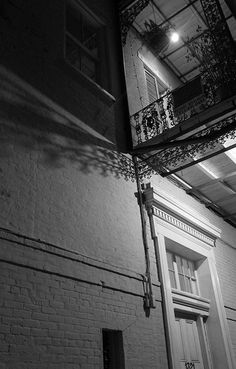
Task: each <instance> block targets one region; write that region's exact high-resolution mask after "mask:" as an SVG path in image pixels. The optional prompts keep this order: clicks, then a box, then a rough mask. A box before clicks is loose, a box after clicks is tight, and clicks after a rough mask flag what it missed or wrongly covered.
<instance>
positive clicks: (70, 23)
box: [65, 0, 104, 85]
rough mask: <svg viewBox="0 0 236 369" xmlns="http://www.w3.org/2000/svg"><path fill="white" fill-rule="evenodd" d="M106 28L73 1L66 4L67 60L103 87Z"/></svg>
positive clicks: (70, 0) (69, 0)
mask: <svg viewBox="0 0 236 369" xmlns="http://www.w3.org/2000/svg"><path fill="white" fill-rule="evenodd" d="M103 32H104V27H103V25H102V24H101V23H99V21H98V20H97V18H96V17H95V16H93V15H92V13H91V12H90V11H88V10H86V9H85V8H84V7H82V6H80V5H79V4H78V3H76V2H75V1H73V0H68V1H67V3H66V37H65V57H66V60H67V61H68V62H69V63H70V64H71V65H72V66H73V67H74V68H76V69H77V70H78V71H80V72H81V73H83V74H84V75H85V76H87V77H89V78H90V79H91V80H93V81H94V82H96V83H98V84H100V85H102V84H103V83H102V57H103V54H104V50H103V48H104V37H103V36H104V34H103Z"/></svg>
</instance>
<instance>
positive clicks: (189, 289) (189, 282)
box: [185, 277, 192, 293]
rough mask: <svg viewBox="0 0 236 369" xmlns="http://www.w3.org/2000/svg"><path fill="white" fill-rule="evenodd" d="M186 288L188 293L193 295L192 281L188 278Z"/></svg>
mask: <svg viewBox="0 0 236 369" xmlns="http://www.w3.org/2000/svg"><path fill="white" fill-rule="evenodd" d="M185 286H186V292H190V293H192V288H191V280H190V278H188V277H185Z"/></svg>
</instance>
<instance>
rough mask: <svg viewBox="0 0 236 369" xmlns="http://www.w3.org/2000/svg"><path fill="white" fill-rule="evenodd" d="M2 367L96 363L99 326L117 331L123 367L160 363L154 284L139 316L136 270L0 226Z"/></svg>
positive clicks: (161, 343)
mask: <svg viewBox="0 0 236 369" xmlns="http://www.w3.org/2000/svg"><path fill="white" fill-rule="evenodd" d="M0 245H1V248H0V250H1V256H0V263H1V268H0V288H1V294H0V315H1V319H0V322H1V323H0V324H1V334H0V340H1V344H0V347H1V349H0V362H1V365H2V366H1V368H6V369H13V368H14V369H15V368H17V369H18V368H19V369H20V368H24V369H32V368H37V369H39V368H71V369H72V368H74V369H75V368H101V367H102V365H103V364H102V363H103V361H102V360H103V358H102V328H109V329H118V330H122V331H123V338H124V350H125V362H126V368H130V369H131V368H140V369H141V368H143V367H144V366H146V367H148V368H160V369H162V368H167V362H166V351H165V339H164V330H163V322H162V309H161V299H160V292H159V285H155V286H153V287H154V290H155V297H156V308H155V309H154V310H151V314H150V316H149V317H146V315H145V313H144V310H143V284H142V278H141V276H140V275H138V274H137V273H132V272H129V271H127V270H124V269H121V268H115V267H112V266H109V265H107V264H104V263H98V262H96V261H95V260H91V259H89V258H86V257H82V256H81V255H73V254H72V253H70V252H68V251H65V250H61V249H60V250H58V249H57V248H56V247H54V246H52V245H47V244H43V243H39V242H37V241H32V240H29V239H27V238H25V239H23V238H21V237H19V236H16V235H12V234H9V233H7V232H2V233H1V241H0Z"/></svg>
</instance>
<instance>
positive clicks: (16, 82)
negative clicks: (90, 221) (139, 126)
mask: <svg viewBox="0 0 236 369" xmlns="http://www.w3.org/2000/svg"><path fill="white" fill-rule="evenodd" d="M0 75H1V79H2V83H1V87H0V129H1V135H0V142H1V148H0V156H2V157H4V156H6V157H7V156H9V154H10V153H9V148H12V147H14V148H17V146H20V147H21V149H23V150H27V151H38V152H39V153H40V155H39V157H40V160H42V161H43V163H44V165H47V166H50V167H51V168H58V167H63V166H64V165H65V160H66V161H70V162H71V163H73V164H78V169H79V170H80V171H82V172H84V173H89V172H91V171H93V170H97V171H98V172H99V173H100V174H101V175H103V176H108V175H114V176H115V177H116V178H121V177H123V178H125V179H126V180H134V178H135V177H134V170H133V163H132V159H131V157H129V156H128V155H125V154H123V153H120V152H117V150H116V147H115V145H114V144H113V143H111V142H110V141H108V140H107V139H105V138H104V137H103V136H101V135H100V134H99V133H97V132H96V131H94V130H93V129H91V128H90V127H88V126H87V125H86V124H85V123H83V122H82V121H80V120H79V119H78V118H76V117H75V116H73V115H71V114H70V113H69V112H67V111H65V110H64V109H63V108H61V107H60V106H58V105H57V104H55V103H54V102H53V101H51V100H49V99H48V98H47V97H45V96H44V95H42V94H40V93H39V92H38V91H36V90H35V89H33V88H32V87H31V86H29V85H28V84H26V83H25V82H23V81H21V80H20V79H18V77H16V76H14V75H12V74H10V73H8V72H7V71H6V70H3V69H2V68H0Z"/></svg>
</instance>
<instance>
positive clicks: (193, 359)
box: [175, 316, 204, 369]
mask: <svg viewBox="0 0 236 369" xmlns="http://www.w3.org/2000/svg"><path fill="white" fill-rule="evenodd" d="M175 333H176V340H175V342H176V347H177V351H178V358H179V362H180V368H181V369H204V366H203V360H202V354H201V347H200V341H199V335H198V329H197V323H196V319H195V318H194V317H193V318H192V319H190V318H189V317H184V316H181V317H178V316H176V319H175Z"/></svg>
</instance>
